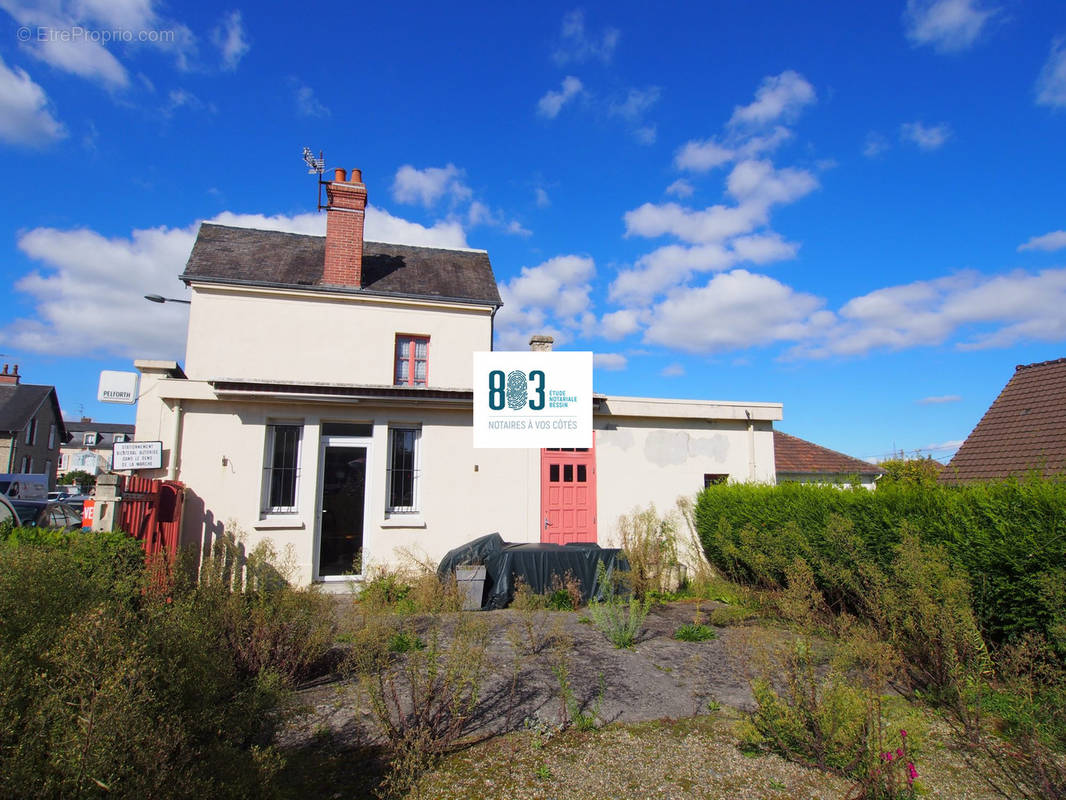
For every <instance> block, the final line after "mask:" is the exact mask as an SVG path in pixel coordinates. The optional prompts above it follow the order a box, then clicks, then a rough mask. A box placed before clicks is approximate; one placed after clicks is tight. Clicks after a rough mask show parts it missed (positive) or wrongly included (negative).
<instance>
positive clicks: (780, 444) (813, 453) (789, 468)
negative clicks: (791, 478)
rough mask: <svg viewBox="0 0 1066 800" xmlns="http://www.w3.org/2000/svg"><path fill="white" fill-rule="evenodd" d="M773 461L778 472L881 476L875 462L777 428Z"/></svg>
mask: <svg viewBox="0 0 1066 800" xmlns="http://www.w3.org/2000/svg"><path fill="white" fill-rule="evenodd" d="M774 462H775V465H776V470H777V472H778V473H782V472H787V473H801V474H802V473H806V474H810V475H855V474H858V475H880V474H881V470H880V469H879V468H878V467H877V465H876V464H871V463H869V462H868V461H861V460H860V459H857V458H852V457H851V456H846V455H844V454H843V453H838V452H837V451H836V450H830V449H829V448H828V447H822V446H821V445H817V444H815V443H814V442H808V441H807V440H806V439H800V438H799V437H798V436H790V435H789V434H787V433H782V432H781V431H774Z"/></svg>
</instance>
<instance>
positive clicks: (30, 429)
mask: <svg viewBox="0 0 1066 800" xmlns="http://www.w3.org/2000/svg"><path fill="white" fill-rule="evenodd" d="M26 444H28V445H35V444H37V418H36V417H34V418H33V419H31V420H30V421H29V422H27V423H26Z"/></svg>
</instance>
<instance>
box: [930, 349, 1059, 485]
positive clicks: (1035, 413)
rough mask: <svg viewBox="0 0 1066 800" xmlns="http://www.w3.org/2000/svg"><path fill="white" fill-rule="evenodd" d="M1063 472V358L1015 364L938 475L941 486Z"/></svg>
mask: <svg viewBox="0 0 1066 800" xmlns="http://www.w3.org/2000/svg"><path fill="white" fill-rule="evenodd" d="M1033 469H1039V470H1040V471H1041V472H1043V474H1045V475H1052V474H1060V473H1063V472H1066V358H1059V359H1056V360H1054V361H1041V362H1039V363H1037V364H1019V365H1018V366H1017V367H1015V368H1014V375H1013V376H1012V377H1011V379H1010V381H1009V382H1008V383H1007V385H1006V386H1005V387H1003V391H1002V392H1000V393H999V397H997V398H996V400H995V402H994V403H992V405H991V406H990V407H989V409H988V411H986V412H985V415H984V416H983V417H981V421H980V422H978V423H977V427H976V428H974V429H973V431H972V432H971V433H970V435H969V436H968V437H967V438H966V441H965V442H963V443H962V447H960V448H959V449H958V452H956V453H955V457H954V458H953V459H951V463H949V464H948V466H947V469H945V470H944V471H943V472H942V473H941V480H943V481H946V482H951V483H954V482H965V481H984V480H996V479H999V478H1007V477H1010V476H1012V475H1015V476H1022V475H1024V474H1025V473H1026V472H1029V471H1030V470H1033Z"/></svg>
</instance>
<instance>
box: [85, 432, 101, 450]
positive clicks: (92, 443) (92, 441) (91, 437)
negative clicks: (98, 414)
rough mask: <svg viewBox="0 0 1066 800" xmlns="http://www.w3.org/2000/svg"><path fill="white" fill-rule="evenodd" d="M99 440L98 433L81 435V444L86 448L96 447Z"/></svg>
mask: <svg viewBox="0 0 1066 800" xmlns="http://www.w3.org/2000/svg"><path fill="white" fill-rule="evenodd" d="M97 438H98V437H97V435H96V431H86V432H85V433H83V434H82V435H81V442H82V444H84V445H85V446H86V447H96V442H97Z"/></svg>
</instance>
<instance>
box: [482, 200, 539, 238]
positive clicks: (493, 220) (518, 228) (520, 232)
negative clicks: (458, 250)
mask: <svg viewBox="0 0 1066 800" xmlns="http://www.w3.org/2000/svg"><path fill="white" fill-rule="evenodd" d="M466 219H467V223H468V224H469V225H470V226H471V227H475V226H477V225H489V226H491V227H494V228H499V229H501V230H502V231H503V232H504V233H508V234H511V235H513V236H531V235H532V234H533V231H531V230H529V229H528V228H525V227H524V226H523V225H522V223H520V222H519V221H518V220H507V219H505V218H504V215H503V212H501V211H494V210H493V209H491V208H490V207H489V206H487V205H485V203H482V202H481V201H480V200H474V201H473V202H471V203H470V207H469V208H468V209H467V210H466Z"/></svg>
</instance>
